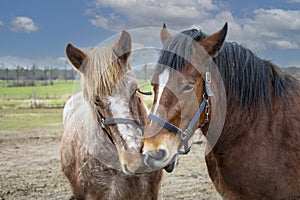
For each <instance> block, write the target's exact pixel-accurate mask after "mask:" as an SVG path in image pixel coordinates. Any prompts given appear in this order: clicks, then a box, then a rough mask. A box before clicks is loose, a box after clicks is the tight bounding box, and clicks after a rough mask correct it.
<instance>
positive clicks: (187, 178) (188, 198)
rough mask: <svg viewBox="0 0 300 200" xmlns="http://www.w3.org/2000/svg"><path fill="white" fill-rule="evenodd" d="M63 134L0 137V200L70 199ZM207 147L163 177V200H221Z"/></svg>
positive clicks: (198, 146)
mask: <svg viewBox="0 0 300 200" xmlns="http://www.w3.org/2000/svg"><path fill="white" fill-rule="evenodd" d="M60 134H61V133H57V132H54V133H51V132H25V133H19V134H11V133H10V134H1V135H0V154H1V157H0V199H2V200H4V199H47V200H48V199H69V197H70V196H71V193H70V190H69V185H68V182H67V180H66V179H65V177H64V176H63V174H62V172H61V170H60V160H59V148H60ZM203 151H204V144H203V143H202V144H194V145H193V149H192V151H191V152H190V153H189V154H188V155H186V156H182V157H181V158H180V160H179V164H178V166H177V167H176V168H175V170H174V172H173V173H171V174H167V173H165V174H164V179H163V181H162V183H161V185H162V187H161V192H160V199H161V200H174V199H178V200H182V199H184V200H192V199H193V200H194V199H195V200H198V199H199V200H200V199H220V197H219V195H218V194H217V192H216V191H215V190H214V188H213V185H212V183H211V181H210V179H209V177H208V175H207V171H206V167H205V164H204V153H203Z"/></svg>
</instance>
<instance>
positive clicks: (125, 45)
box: [113, 30, 131, 65]
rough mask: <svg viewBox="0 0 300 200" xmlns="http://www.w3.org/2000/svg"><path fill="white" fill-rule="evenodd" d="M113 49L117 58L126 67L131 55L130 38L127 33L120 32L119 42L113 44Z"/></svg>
mask: <svg viewBox="0 0 300 200" xmlns="http://www.w3.org/2000/svg"><path fill="white" fill-rule="evenodd" d="M113 49H114V52H115V54H116V55H117V57H118V58H119V59H121V60H122V61H124V63H126V65H127V63H128V59H129V56H130V53H131V37H130V35H129V33H128V32H127V31H124V30H123V31H122V34H121V36H120V38H119V40H118V41H117V42H116V43H115V44H114V47H113Z"/></svg>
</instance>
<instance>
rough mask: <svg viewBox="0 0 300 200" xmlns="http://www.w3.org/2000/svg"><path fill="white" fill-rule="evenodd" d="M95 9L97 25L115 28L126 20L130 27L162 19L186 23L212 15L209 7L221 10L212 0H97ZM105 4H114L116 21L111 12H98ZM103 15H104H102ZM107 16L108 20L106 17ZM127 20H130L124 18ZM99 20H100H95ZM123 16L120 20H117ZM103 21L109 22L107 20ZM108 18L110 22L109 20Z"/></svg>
mask: <svg viewBox="0 0 300 200" xmlns="http://www.w3.org/2000/svg"><path fill="white" fill-rule="evenodd" d="M95 7H96V9H94V13H95V15H94V16H95V18H93V19H92V20H91V23H92V24H93V25H97V24H103V26H101V27H103V28H104V27H105V29H107V30H109V29H110V30H111V29H113V30H114V28H113V26H114V24H122V25H123V26H126V27H127V28H136V27H145V26H147V27H150V26H155V27H157V26H161V25H162V22H167V23H168V24H169V25H170V26H174V27H181V28H182V27H186V26H187V22H188V21H189V22H190V23H189V24H191V21H193V20H195V19H197V21H200V20H201V19H204V18H207V17H208V16H209V12H208V11H212V10H218V9H219V8H218V6H217V5H215V4H213V2H212V0H201V3H200V1H199V0H198V1H182V0H173V1H172V0H167V1H159V0H141V1H137V0H129V1H125V0H116V1H108V0H96V1H95ZM103 8H112V10H113V15H114V21H113V23H112V20H111V16H104V15H103V14H102V15H99V14H97V13H98V12H100V13H101V11H102V9H103ZM87 12H88V13H89V14H91V9H88V11H87ZM116 13H118V14H116ZM99 16H101V18H100V19H99ZM103 18H105V19H106V20H104V19H103ZM121 18H123V20H124V19H125V20H126V24H125V23H124V21H122V20H121ZM96 19H98V20H99V23H97V24H96V23H93V22H95V21H96ZM118 20H119V23H116V21H118ZM103 21H104V22H105V23H103ZM106 22H107V23H106Z"/></svg>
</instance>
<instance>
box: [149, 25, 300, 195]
mask: <svg viewBox="0 0 300 200" xmlns="http://www.w3.org/2000/svg"><path fill="white" fill-rule="evenodd" d="M226 35H227V23H226V24H225V26H224V27H223V28H222V29H221V30H220V31H218V32H216V33H214V34H211V35H207V34H204V33H203V32H201V31H198V30H195V29H192V30H185V31H183V32H182V33H178V34H175V35H174V36H172V35H171V34H170V33H169V32H168V30H167V28H166V26H165V25H164V27H163V29H162V31H161V40H162V43H163V49H162V51H161V54H160V57H159V60H158V64H157V66H156V70H155V72H154V74H153V77H152V85H153V89H154V102H153V106H152V110H151V113H150V115H149V118H150V119H151V122H150V124H149V125H148V126H146V127H145V130H144V131H145V132H144V137H145V140H144V146H143V155H144V163H145V164H146V165H147V166H149V167H150V168H152V169H153V170H154V169H159V168H165V169H166V170H167V171H169V172H171V171H172V170H173V169H174V166H175V164H174V163H176V161H177V158H178V155H180V154H186V153H188V151H189V148H190V147H189V145H188V139H189V137H190V136H191V135H192V134H193V132H194V130H195V129H196V128H200V129H201V130H202V132H203V133H204V135H205V136H206V138H207V147H209V148H208V151H207V152H206V156H205V160H206V165H207V169H208V173H209V176H210V178H211V180H212V182H213V184H214V185H215V188H216V190H217V191H218V192H219V193H220V194H221V195H222V196H223V198H224V199H234V200H236V199H273V200H277V199H297V198H299V199H300V84H299V81H298V80H296V79H295V78H293V77H291V76H289V75H286V74H284V73H282V72H281V70H280V69H279V67H278V66H276V65H275V64H273V63H272V62H270V61H267V60H264V59H261V58H259V57H258V56H256V55H255V54H254V53H253V52H252V51H250V50H249V49H247V48H246V47H244V46H242V45H239V44H237V43H235V42H225V37H226ZM211 59H213V61H214V63H215V64H216V66H217V67H216V69H217V70H218V71H219V74H220V76H221V78H222V80H223V85H224V87H225V90H224V91H226V92H225V93H226V94H225V95H219V94H220V90H219V88H220V87H219V86H220V83H219V82H218V80H216V78H215V75H214V74H215V72H214V73H213V72H211V71H210V70H214V69H213V67H211V63H212V60H211ZM178 74H180V75H178ZM221 96H224V98H225V104H224V105H221V107H222V106H224V107H225V108H226V107H227V109H226V112H225V116H224V126H223V128H222V129H221V131H220V133H216V132H209V130H210V128H213V126H216V125H218V124H212V123H211V120H212V119H213V118H214V116H216V117H217V115H214V113H218V112H219V111H218V109H217V108H216V105H217V104H218V102H219V101H218V98H221ZM193 98H196V101H193V100H192V99H193ZM219 107H220V105H219ZM210 126H212V127H210ZM214 134H216V135H214ZM217 134H219V135H217ZM215 136H217V137H218V140H217V141H213V139H214V138H215ZM182 147H183V148H184V150H183V151H182V150H181V148H182ZM191 162H192V161H191Z"/></svg>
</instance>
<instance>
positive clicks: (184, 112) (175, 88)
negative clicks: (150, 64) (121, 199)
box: [143, 24, 227, 172]
mask: <svg viewBox="0 0 300 200" xmlns="http://www.w3.org/2000/svg"><path fill="white" fill-rule="evenodd" d="M226 34H227V24H226V25H225V26H224V27H223V28H222V30H220V31H219V32H216V33H214V34H212V35H210V36H207V35H204V34H203V33H201V32H199V31H197V30H194V29H193V30H187V31H184V32H182V33H179V34H176V35H174V36H172V35H171V34H170V33H169V32H168V30H167V28H166V26H165V25H164V27H163V29H162V31H161V41H162V43H163V49H162V52H161V54H160V58H159V60H158V64H157V67H156V70H155V72H154V74H153V77H152V86H153V89H154V101H153V106H152V110H151V114H150V115H149V118H150V119H151V122H150V123H149V125H147V126H146V127H145V130H144V137H145V139H144V146H143V155H144V163H145V164H146V165H147V166H148V167H149V168H151V169H152V170H155V169H161V168H165V170H166V171H169V172H171V171H172V170H173V168H174V166H175V163H176V161H177V156H178V154H186V153H188V151H189V146H188V140H189V138H190V137H191V136H192V135H193V132H194V131H195V130H196V129H197V128H202V130H204V129H207V127H208V123H207V122H208V121H209V118H210V115H209V114H210V113H211V112H212V110H211V109H210V107H209V104H210V103H211V100H210V99H209V97H210V96H212V95H213V92H212V89H211V87H214V86H213V85H210V83H211V78H212V77H211V74H210V67H209V66H210V62H211V60H210V59H211V57H215V56H216V55H217V54H218V52H219V51H220V49H221V47H222V45H223V43H224V40H225V37H226ZM182 147H183V148H184V150H183V151H182V150H181V148H182Z"/></svg>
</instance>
